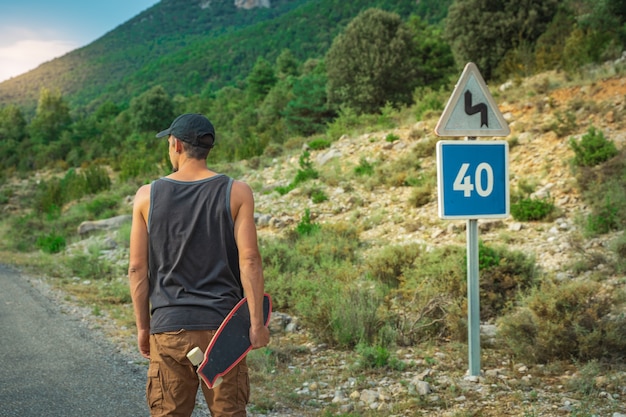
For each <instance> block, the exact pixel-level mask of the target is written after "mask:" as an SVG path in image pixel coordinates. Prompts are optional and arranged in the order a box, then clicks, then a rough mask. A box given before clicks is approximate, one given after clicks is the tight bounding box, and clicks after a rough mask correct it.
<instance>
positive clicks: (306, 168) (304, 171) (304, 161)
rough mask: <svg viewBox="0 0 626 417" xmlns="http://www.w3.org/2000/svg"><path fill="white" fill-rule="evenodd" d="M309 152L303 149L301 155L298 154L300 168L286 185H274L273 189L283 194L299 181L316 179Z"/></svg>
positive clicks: (316, 174)
mask: <svg viewBox="0 0 626 417" xmlns="http://www.w3.org/2000/svg"><path fill="white" fill-rule="evenodd" d="M310 157H311V154H310V153H309V152H308V151H304V152H303V153H302V155H300V159H299V161H298V163H299V165H300V169H299V170H298V172H296V176H295V178H294V179H293V181H291V182H290V183H289V185H287V186H284V187H282V186H280V187H276V188H275V190H276V191H277V192H278V193H279V194H280V195H285V194H287V193H288V192H289V191H291V190H293V189H295V188H296V187H297V186H298V185H300V184H301V183H303V182H305V181H308V180H313V179H317V178H318V177H319V173H318V172H317V171H316V170H315V168H313V162H311V159H310Z"/></svg>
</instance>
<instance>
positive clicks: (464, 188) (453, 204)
mask: <svg viewBox="0 0 626 417" xmlns="http://www.w3.org/2000/svg"><path fill="white" fill-rule="evenodd" d="M508 155H509V146H508V143H507V142H506V141H453V140H442V141H439V142H438V143H437V187H438V194H439V196H438V197H439V217H441V218H442V219H480V218H503V217H507V216H508V215H509V163H508V160H509V158H508Z"/></svg>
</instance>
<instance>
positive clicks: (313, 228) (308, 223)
mask: <svg viewBox="0 0 626 417" xmlns="http://www.w3.org/2000/svg"><path fill="white" fill-rule="evenodd" d="M319 230H320V225H319V224H316V223H313V221H312V220H311V210H309V209H305V210H304V216H302V219H301V220H300V222H298V224H297V225H296V232H297V233H298V234H299V235H300V236H303V235H310V234H313V233H315V232H317V231H319Z"/></svg>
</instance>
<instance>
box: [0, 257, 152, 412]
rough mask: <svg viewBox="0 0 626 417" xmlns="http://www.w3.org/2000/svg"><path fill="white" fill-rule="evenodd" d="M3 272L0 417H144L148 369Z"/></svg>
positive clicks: (0, 288)
mask: <svg viewBox="0 0 626 417" xmlns="http://www.w3.org/2000/svg"><path fill="white" fill-rule="evenodd" d="M117 352H118V351H117V350H116V349H115V347H114V346H113V345H112V343H111V342H109V341H107V340H106V339H105V338H104V337H103V336H102V335H99V334H98V333H97V332H93V331H91V330H89V329H88V328H87V327H86V326H85V325H84V323H81V320H80V319H78V318H77V317H73V316H72V315H71V314H67V313H64V312H63V311H62V309H60V308H59V306H57V305H56V303H55V302H54V301H52V299H51V298H49V297H47V296H46V295H45V294H43V293H42V292H41V291H40V290H39V289H38V288H36V287H35V286H33V285H32V284H31V283H30V281H29V280H28V279H27V278H26V277H24V276H23V275H21V274H19V273H18V272H16V271H15V270H13V269H10V268H8V267H6V266H3V265H0V416H2V417H4V416H6V417H9V416H10V417H31V416H33V417H34V416H37V417H74V416H76V417H99V416H102V417H105V416H106V417H140V416H147V415H148V414H149V413H148V410H147V405H146V402H145V399H144V387H145V380H146V368H145V366H142V365H138V364H135V363H134V362H133V361H131V360H129V358H125V357H122V355H121V354H119V353H117Z"/></svg>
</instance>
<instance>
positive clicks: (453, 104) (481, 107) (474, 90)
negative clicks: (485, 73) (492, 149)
mask: <svg viewBox="0 0 626 417" xmlns="http://www.w3.org/2000/svg"><path fill="white" fill-rule="evenodd" d="M478 115H480V123H479V117H478ZM435 133H436V134H437V136H449V137H454V136H457V137H458V136H466V137H478V136H480V137H489V136H508V135H509V134H510V133H511V130H510V129H509V125H508V123H507V122H506V120H505V119H504V117H503V116H502V113H500V109H498V105H497V104H496V102H495V101H494V99H493V97H492V95H491V92H490V91H489V88H488V87H487V84H485V80H484V79H483V77H482V76H481V75H480V72H479V71H478V68H477V67H476V64H474V63H472V62H469V63H468V64H467V65H466V66H465V69H464V70H463V73H462V74H461V77H460V78H459V81H458V82H457V84H456V86H455V87H454V91H453V92H452V95H451V96H450V99H449V100H448V103H447V104H446V107H445V109H444V110H443V113H442V114H441V118H440V119H439V122H438V123H437V126H436V127H435Z"/></svg>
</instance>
